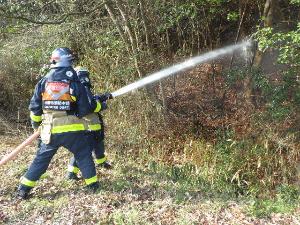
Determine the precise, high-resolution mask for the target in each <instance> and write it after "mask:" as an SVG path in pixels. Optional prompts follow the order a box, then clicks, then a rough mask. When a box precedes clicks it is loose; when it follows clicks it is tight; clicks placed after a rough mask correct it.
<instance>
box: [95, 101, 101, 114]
mask: <svg viewBox="0 0 300 225" xmlns="http://www.w3.org/2000/svg"><path fill="white" fill-rule="evenodd" d="M96 102H97V107H96V109H95V110H94V112H100V110H101V103H100V102H98V101H96Z"/></svg>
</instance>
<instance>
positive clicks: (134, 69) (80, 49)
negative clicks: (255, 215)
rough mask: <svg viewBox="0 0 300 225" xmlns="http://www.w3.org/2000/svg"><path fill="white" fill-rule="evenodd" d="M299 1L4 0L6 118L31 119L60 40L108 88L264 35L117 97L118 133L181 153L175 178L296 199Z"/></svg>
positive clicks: (134, 147) (143, 146) (112, 137)
mask: <svg viewBox="0 0 300 225" xmlns="http://www.w3.org/2000/svg"><path fill="white" fill-rule="evenodd" d="M299 8H300V3H299V1H297V0H291V1H289V0H279V1H276V0H266V1H261V0H257V1H248V0H239V1H237V0H187V1H180V0H169V1H166V0H161V1H158V0H147V1H145V0H107V1H86V0H71V1H63V0H56V1H52V0H50V1H48V0H40V1H31V0H30V1H19V0H11V1H6V0H0V18H1V21H0V30H1V36H0V39H1V42H0V93H1V94H0V104H1V108H0V113H1V118H4V119H5V120H7V121H17V122H21V123H23V124H24V125H25V126H29V122H28V110H27V107H28V102H29V99H30V97H31V95H32V92H33V88H34V85H35V84H36V83H37V81H38V79H39V78H40V77H41V76H43V75H44V72H43V70H41V68H42V67H43V65H44V64H47V63H48V60H49V56H50V54H51V51H52V50H53V49H55V48H56V47H59V46H68V47H70V48H72V49H73V50H74V51H75V52H76V53H77V58H78V62H77V63H78V64H80V65H84V66H86V67H87V68H88V69H89V70H90V71H91V73H92V79H93V84H94V91H95V92H96V93H98V92H103V91H114V90H117V89H118V88H121V87H122V86H124V85H126V84H129V83H130V82H132V81H135V80H137V79H139V78H140V77H144V76H146V75H147V74H150V73H151V72H154V71H157V70H159V69H161V68H163V67H165V66H167V65H171V64H174V63H176V62H179V61H182V60H183V59H186V58H189V57H190V56H195V55H198V54H201V53H204V52H207V51H210V50H212V49H215V48H219V47H222V46H226V45H228V44H234V43H236V42H238V41H241V40H243V39H245V38H249V37H252V38H253V39H255V40H256V41H257V42H256V43H257V44H254V45H253V46H252V48H251V49H250V50H249V51H248V52H247V56H245V55H243V54H242V53H236V54H235V55H228V56H227V57H223V58H221V59H218V60H214V61H211V62H208V63H205V64H202V65H199V66H197V67H196V68H194V69H193V70H191V71H188V72H185V73H182V74H178V75H176V76H174V77H172V78H168V79H166V80H162V81H160V82H158V83H157V84H154V85H150V86H148V87H146V88H145V89H142V90H139V91H138V92H135V93H131V94H126V95H124V96H122V97H119V98H117V99H115V100H114V101H112V102H111V104H110V109H109V110H108V111H107V112H105V118H106V122H107V128H108V138H107V142H109V143H110V144H111V147H112V148H116V149H118V151H120V152H123V153H124V154H125V155H127V156H128V157H141V156H142V155H144V154H147V155H149V157H151V158H152V159H153V160H154V162H155V163H157V164H161V163H162V164H168V165H170V166H171V174H172V176H174V179H175V180H176V179H181V178H183V177H190V180H192V181H193V182H200V181H199V179H200V178H199V177H201V179H204V180H205V182H208V183H210V185H211V186H212V187H213V188H214V189H215V190H216V191H227V192H228V193H235V194H236V195H240V194H242V195H246V194H250V195H254V196H260V197H266V196H271V197H272V196H273V197H274V196H276V195H277V194H278V193H283V192H284V193H286V194H287V195H288V197H287V199H289V201H290V199H294V197H293V196H294V195H295V193H299V192H297V191H299V190H298V189H297V187H298V185H299V176H300V175H299V173H300V172H299V170H300V165H299V154H300V144H299V141H300V135H299V131H300V129H299V128H300V113H299V112H300V111H299V109H300V77H299V76H300V75H299V67H300V44H299V43H300V23H299V17H300V11H299ZM154 166H155V165H154ZM198 178H199V179H198ZM283 189H284V191H282V190H283ZM286 190H288V191H286ZM296 196H297V194H296Z"/></svg>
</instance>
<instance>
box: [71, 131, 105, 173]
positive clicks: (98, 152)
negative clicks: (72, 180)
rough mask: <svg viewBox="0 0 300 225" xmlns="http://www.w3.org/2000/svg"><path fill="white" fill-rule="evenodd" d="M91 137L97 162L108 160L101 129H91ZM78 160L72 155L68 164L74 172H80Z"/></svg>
mask: <svg viewBox="0 0 300 225" xmlns="http://www.w3.org/2000/svg"><path fill="white" fill-rule="evenodd" d="M90 137H91V139H92V140H90V143H89V144H90V145H91V146H92V148H93V152H94V154H95V158H96V160H95V162H96V164H97V165H98V164H101V163H104V162H105V161H106V156H105V147H104V139H103V135H102V133H101V131H91V132H90ZM76 161H77V160H76V159H75V157H72V158H71V160H70V163H69V166H68V171H69V172H73V173H78V172H79V165H78V163H77V162H76Z"/></svg>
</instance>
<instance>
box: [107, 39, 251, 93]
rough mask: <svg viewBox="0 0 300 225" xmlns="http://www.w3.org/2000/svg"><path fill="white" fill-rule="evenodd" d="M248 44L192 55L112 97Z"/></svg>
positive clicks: (249, 42) (121, 89) (248, 44)
mask: <svg viewBox="0 0 300 225" xmlns="http://www.w3.org/2000/svg"><path fill="white" fill-rule="evenodd" d="M249 46H251V41H250V40H248V41H244V42H242V43H239V44H236V45H230V46H227V47H224V48H220V49H216V50H214V51H211V52H207V53H205V54H202V55H200V56H196V57H193V58H191V59H188V60H186V61H184V62H182V63H178V64H176V65H173V66H170V67H168V68H166V69H162V70H160V71H158V72H155V73H153V74H150V75H149V76H147V77H145V78H142V79H140V80H138V81H136V82H134V83H131V84H129V85H127V86H125V87H122V88H120V89H119V90H117V91H115V92H113V93H112V96H113V97H116V96H119V95H123V94H125V93H127V92H130V91H133V90H135V89H138V88H140V87H143V86H145V85H147V84H150V83H153V82H155V81H158V80H160V79H162V78H165V77H168V76H170V75H173V74H175V73H178V72H180V71H184V70H187V69H190V68H192V67H195V66H196V65H198V64H200V63H204V62H207V61H209V60H212V59H215V58H218V57H220V56H223V55H226V54H229V53H233V52H234V51H236V50H238V49H247V48H248V47H249Z"/></svg>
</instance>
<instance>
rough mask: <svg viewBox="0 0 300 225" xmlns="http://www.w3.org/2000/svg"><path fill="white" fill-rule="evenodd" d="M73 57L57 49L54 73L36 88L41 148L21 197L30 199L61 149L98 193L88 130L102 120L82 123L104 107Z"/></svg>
mask: <svg viewBox="0 0 300 225" xmlns="http://www.w3.org/2000/svg"><path fill="white" fill-rule="evenodd" d="M73 61H74V56H73V53H72V51H71V50H70V49H68V48H57V49H55V50H54V51H53V53H52V56H51V63H52V65H51V69H50V71H49V72H48V74H47V75H46V76H45V77H43V78H42V79H41V80H40V81H39V82H38V84H37V85H36V87H35V91H34V94H33V96H32V98H31V101H30V105H29V109H30V117H31V120H32V125H33V127H34V128H35V129H37V128H38V127H40V129H41V140H42V142H41V144H40V146H39V148H38V151H37V153H36V156H35V158H34V160H33V162H32V163H31V165H30V167H29V169H28V171H27V172H26V173H25V175H24V176H23V177H21V180H20V185H19V187H18V192H17V195H18V196H19V197H20V198H22V199H26V198H27V197H28V196H29V192H30V191H31V189H32V188H33V187H34V186H35V185H36V182H37V181H38V180H39V178H40V176H41V175H42V174H43V173H45V172H46V170H47V168H48V165H49V163H50V161H51V159H52V157H53V156H54V154H55V153H56V152H57V150H58V148H59V147H60V146H63V147H65V148H67V149H68V150H69V151H70V152H72V153H73V155H74V157H75V159H76V162H77V163H78V167H79V168H80V171H81V172H82V176H83V178H84V180H85V183H86V186H87V188H88V189H90V190H97V189H98V188H99V183H98V179H97V175H96V170H95V164H94V162H93V158H92V146H91V145H90V144H89V143H90V142H91V141H92V140H93V137H92V136H91V135H90V132H87V130H93V129H95V130H96V129H98V128H99V126H100V125H99V120H97V119H95V118H90V120H89V121H88V123H86V122H85V120H83V119H80V118H83V117H84V116H86V115H88V114H91V113H92V112H99V111H100V109H101V103H100V102H98V101H96V100H95V99H94V98H93V96H92V94H91V93H90V92H88V90H87V89H86V88H85V87H84V85H83V84H81V82H80V81H79V79H78V77H77V74H76V72H75V70H74V69H73V67H72V64H73Z"/></svg>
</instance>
